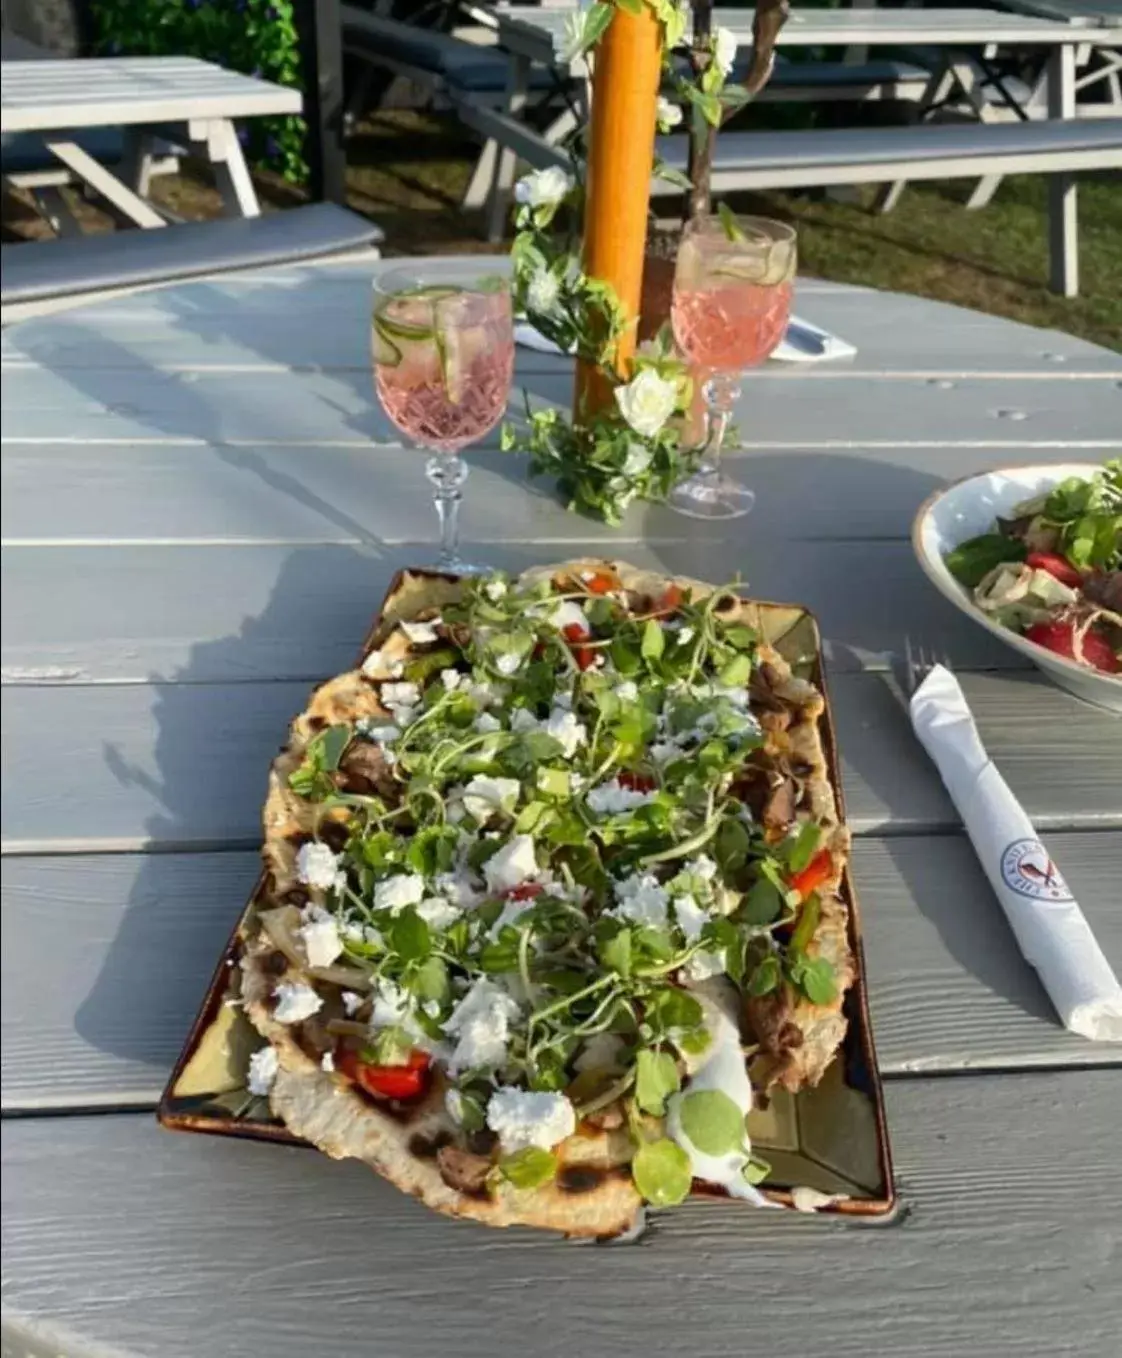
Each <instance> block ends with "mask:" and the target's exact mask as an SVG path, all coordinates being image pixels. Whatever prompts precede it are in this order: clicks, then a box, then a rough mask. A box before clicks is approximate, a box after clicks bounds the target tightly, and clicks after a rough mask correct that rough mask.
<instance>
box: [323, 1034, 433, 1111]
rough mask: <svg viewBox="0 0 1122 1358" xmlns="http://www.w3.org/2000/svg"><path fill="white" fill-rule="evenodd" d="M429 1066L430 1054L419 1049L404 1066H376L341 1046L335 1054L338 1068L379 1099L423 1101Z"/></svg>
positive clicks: (411, 1053) (426, 1087)
mask: <svg viewBox="0 0 1122 1358" xmlns="http://www.w3.org/2000/svg"><path fill="white" fill-rule="evenodd" d="M429 1065H430V1061H429V1057H428V1055H427V1054H426V1053H425V1052H423V1051H416V1050H414V1051H411V1052H410V1053H409V1058H408V1060H407V1061H406V1062H405V1064H404V1065H401V1066H377V1065H373V1064H371V1063H370V1062H369V1061H364V1060H363V1059H362V1057H360V1056H359V1054H358V1053H357V1052H354V1051H351V1049H350V1048H349V1047H340V1048H339V1049H338V1050H337V1051H336V1053H335V1069H336V1070H338V1071H341V1072H342V1073H343V1074H344V1075H345V1076H346V1077H347V1078H348V1079H349V1080H353V1081H354V1082H355V1084H356V1085H358V1087H359V1088H360V1089H364V1090H365V1091H366V1093H367V1094H372V1095H373V1096H374V1097H375V1098H378V1099H403V1100H404V1099H417V1098H420V1097H421V1095H422V1094H424V1093H425V1091H426V1090H427V1089H428V1085H429Z"/></svg>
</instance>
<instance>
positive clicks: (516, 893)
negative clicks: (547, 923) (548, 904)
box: [503, 882, 545, 901]
mask: <svg viewBox="0 0 1122 1358" xmlns="http://www.w3.org/2000/svg"><path fill="white" fill-rule="evenodd" d="M544 890H545V887H544V886H542V884H541V882H523V883H522V885H521V886H516V887H514V888H513V889H512V890H510V891H507V892H505V893H504V894H503V900H504V901H532V900H533V899H534V897H535V896H540V895H541V894H542V892H543V891H544Z"/></svg>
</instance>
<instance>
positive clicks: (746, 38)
mask: <svg viewBox="0 0 1122 1358" xmlns="http://www.w3.org/2000/svg"><path fill="white" fill-rule="evenodd" d="M485 10H486V7H485V6H477V7H476V8H475V12H477V13H482V12H484V11H485ZM491 14H492V17H493V21H494V24H495V29H496V33H497V36H498V41H499V42H500V43H501V44H502V46H503V47H505V48H506V49H508V50H509V51H510V52H511V54H512V57H513V70H512V73H511V78H510V82H509V84H508V90H507V98H506V103H505V105H504V106H503V107H501V108H493V107H482V106H480V105H479V104H478V103H476V102H475V101H473V100H471V99H470V97H461V98H459V99H458V100H457V101H456V102H457V108H458V110H459V113H460V116H461V118H462V119H463V120H464V121H465V122H467V123H468V124H469V125H470V126H472V127H474V128H475V130H476V131H477V132H478V133H480V135H482V136H483V137H484V138H486V139H487V146H486V148H485V152H484V161H485V162H486V166H487V171H488V178H487V181H486V182H485V183H484V182H482V181H481V180H480V178H479V176H478V175H477V177H476V179H475V180H473V185H472V190H473V192H474V195H475V198H476V199H481V198H482V197H489V202H490V206H489V214H488V229H489V234H490V237H491V239H498V238H499V236H500V235H501V232H502V228H503V223H504V221H505V218H506V214H507V211H508V210H509V201H510V190H511V186H512V184H513V180H514V174H515V163H516V161H517V159H518V158H521V159H523V160H525V161H527V162H528V163H529V164H532V165H534V166H539V167H540V166H542V165H546V164H562V165H563V164H566V163H567V162H568V156H567V154H566V153H565V152H564V151H563V150H562V149H561V148H560V147H559V146H558V145H556V144H555V142H554V141H551V140H550V138H549V137H548V136H543V135H540V134H538V133H537V132H535V131H534V129H533V128H531V127H530V126H528V125H527V124H526V122H525V121H524V120H523V119H522V118H521V117H520V116H519V115H520V112H521V110H522V109H523V107H524V106H525V102H526V92H527V89H528V81H529V78H530V72H531V70H532V68H533V67H534V66H535V64H539V65H540V64H544V65H553V66H554V67H555V68H561V69H565V63H564V61H563V60H562V44H563V40H564V32H565V22H566V14H565V12H564V11H563V10H557V9H547V8H542V9H540V10H531V9H527V8H526V7H525V6H518V7H513V6H510V7H505V8H504V7H497V8H495V9H493V10H492V11H491ZM713 23H714V25H721V26H723V27H726V28H728V29H729V30H730V31H731V32H732V33H734V34H735V36H736V37H737V39H738V41H739V42H740V44H741V46H742V47H748V46H750V44H751V41H752V28H751V25H752V13H751V11H749V10H725V9H720V8H718V9H716V10H714V13H713ZM1113 41H1114V38H1113V36H1112V30H1111V29H1109V28H1108V27H1106V26H1103V25H1100V24H1099V23H1097V22H1096V21H1095V20H1092V19H1088V20H1087V21H1085V22H1080V21H1078V20H1074V19H1073V20H1071V21H1065V22H1059V21H1057V20H1054V19H1045V18H1039V17H1034V16H1025V15H1017V14H1005V13H999V12H996V11H994V10H988V9H937V10H925V9H892V10H887V9H886V10H878V9H859V10H858V9H852V10H818V9H813V10H812V9H795V10H793V11H792V13H791V14H790V16H789V18H788V20H787V22H786V24H784V26H783V28H782V29H781V30H780V33H779V37H778V40H777V47H778V48H779V49H784V48H804V49H805V48H812V47H823V46H844V47H854V46H858V47H866V46H867V47H904V48H907V49H909V50H911V51H917V52H918V51H920V50H921V49H933V51H934V53H935V57H936V59H935V61H934V63H933V69H932V70H931V73H930V75H929V77H928V80H927V83H926V85H925V87H924V89H923V91H922V94H921V96H920V99H919V104H918V107H919V109H920V110H921V111H923V110H926V109H928V108H931V107H933V106H934V105H937V104H938V105H942V104H944V103H946V102H947V101H948V100H949V99H950V98H951V96H952V95H956V96H959V97H961V99H962V100H964V101H965V102H966V104H967V107H968V108H969V109H970V110H971V112H972V115H973V116H975V117H977V118H978V119H980V120H981V121H982V122H984V123H985V124H986V126H984V127H983V126H978V125H977V124H976V123H975V124H973V125H968V126H970V135H969V137H968V138H967V137H963V138H958V139H956V138H954V137H951V138H946V137H943V136H942V132H943V129H941V128H939V129H936V128H934V127H929V126H927V125H926V124H924V125H919V126H914V127H909V128H908V129H906V135H905V136H897V135H896V131H897V130H896V129H893V128H886V129H875V130H874V131H872V132H868V131H867V130H865V129H854V130H851V129H830V130H828V131H809V132H788V133H782V134H765V135H766V136H773V135H774V136H782V137H784V138H785V140H784V141H783V142H781V143H774V144H773V146H774V148H775V149H778V147H779V146H782V148H783V150H782V156H781V158H780V157H779V156H774V157H772V156H766V160H767V164H768V165H769V166H770V169H768V170H766V171H765V170H764V168H763V166H762V165H759V166H758V165H757V163H756V160H755V157H754V155H753V147H754V146H755V144H756V143H755V134H752V135H751V136H749V135H748V134H742V135H741V136H740V137H739V138H738V136H737V134H735V133H734V134H732V135H731V136H730V135H728V134H726V135H724V136H722V137H721V139H720V140H719V142H718V149H717V160H716V163H715V170H716V175H717V177H718V178H719V179H720V184H721V187H722V188H724V189H735V188H767V187H780V186H794V185H798V186H813V185H837V184H847V183H863V182H864V183H870V182H871V183H886V184H894V191H893V193H891V194H889V195H886V196H885V197H884V198H883V199H882V206H890V205H891V202H892V201H894V197H895V195H896V194H898V193H899V190H900V188H901V187H902V184H903V181H905V180H906V179H909V178H917V177H919V178H949V177H953V176H955V175H959V174H965V175H972V176H975V175H976V176H977V177H978V179H979V181H980V187H979V189H978V191H977V192H976V193H975V195H974V197H973V199H972V205H973V206H981V205H982V204H983V203H984V202H985V201H987V200H988V197H989V195H990V194H991V193H992V192H993V189H994V187H995V185H996V182H997V179H998V178H999V177H1000V175H1001V174H1003V173H1017V172H1024V173H1048V174H1049V175H1050V176H1051V179H1050V183H1049V220H1050V246H1051V261H1052V263H1051V284H1052V287H1053V288H1054V290H1055V291H1057V292H1060V293H1062V294H1063V295H1064V296H1068V297H1072V296H1075V295H1076V294H1077V292H1078V288H1079V278H1078V227H1077V218H1076V187H1075V183H1074V181H1073V179H1072V178H1071V177H1070V175H1069V174H1067V173H1065V171H1066V170H1067V169H1071V170H1073V171H1074V170H1076V169H1091V168H1095V169H1104V168H1116V167H1117V166H1119V165H1122V120H1120V119H1118V118H1104V119H1102V127H1101V128H1100V129H1099V130H1098V131H1097V132H1092V131H1090V130H1087V131H1085V132H1079V131H1073V132H1070V133H1069V132H1058V131H1057V129H1055V128H1053V127H1050V126H1048V123H1050V122H1060V121H1063V122H1067V121H1072V120H1074V119H1075V96H1076V61H1077V57H1078V56H1079V55H1080V54H1081V53H1085V52H1087V51H1090V50H1091V49H1094V48H1096V47H1098V46H1100V45H1101V46H1109V44H1110V43H1111V42H1113ZM1009 46H1018V47H1020V46H1026V47H1036V48H1039V49H1041V50H1043V51H1045V52H1047V53H1048V54H1049V55H1048V63H1047V65H1048V80H1047V84H1046V88H1045V90H1044V97H1045V98H1046V101H1047V113H1048V119H1047V120H1045V122H1042V123H1034V124H1033V127H1032V130H1030V131H1029V132H1027V133H1025V132H1022V133H1019V134H1018V135H1016V136H1013V135H1010V134H1008V133H1007V132H1006V131H1005V130H1004V129H1003V128H1002V127H1001V126H1000V123H999V119H1000V118H1001V117H1002V116H1003V115H1002V113H1001V112H1000V111H999V105H998V104H997V103H995V102H994V101H993V100H992V99H991V98H990V97H989V95H988V94H985V93H984V92H983V91H982V87H983V84H984V77H985V72H984V71H981V70H980V67H979V64H978V60H977V57H976V55H975V54H976V53H977V52H980V53H981V54H982V55H983V56H984V55H985V54H986V53H987V52H992V51H995V50H996V49H997V48H999V47H1000V48H1005V47H1009ZM985 79H988V77H985ZM999 83H1000V82H999ZM1002 88H1003V89H1004V91H1005V96H1006V97H1008V98H1012V95H1011V94H1010V92H1009V89H1008V82H1005V84H1004V85H1002ZM453 93H454V92H453ZM1039 94H1040V91H1035V92H1032V91H1029V92H1028V94H1026V99H1027V100H1028V101H1029V102H1028V105H1026V107H1025V108H1024V109H1023V110H1022V113H1023V119H1024V120H1025V121H1029V120H1030V113H1032V112H1035V113H1039V112H1040V111H1042V110H1040V108H1039V98H1038V96H1039ZM1002 102H1004V100H1003V101H1002ZM1020 120H1021V119H1020V118H1019V119H1018V121H1020ZM990 124H993V125H992V126H991V125H990ZM882 137H883V138H884V141H883V144H882V142H881V138H882ZM674 140H677V141H680V140H682V137H681V135H679V137H678V138H676V139H674ZM1013 145H1015V146H1016V147H1017V153H1016V154H1017V162H1018V163H1017V164H1016V165H1013V164H1011V163H1010V160H1009V155H1010V147H1011V146H1013ZM672 146H673V142H671V143H670V144H669V146H668V148H667V149H666V150H664V151H663V154H664V156H668V157H669V158H670V159H671V160H673V159H679V160H680V159H684V152H681V151H679V152H678V153H677V154H676V155H675V153H674V152H673V150H672V149H670V148H672ZM941 148H942V150H941ZM761 154H762V155H765V154H766V153H765V150H764V147H762V146H761ZM1068 157H1071V161H1070V165H1069V164H1068V160H1067V158H1068ZM913 158H914V160H915V161H916V162H917V164H918V165H919V166H920V167H921V169H920V170H919V171H918V172H917V173H915V174H913V173H911V171H910V162H911V160H912V159H913ZM967 159H969V164H964V161H965V160H967ZM484 161H481V165H483V164H484ZM652 190H653V191H655V192H663V193H666V192H670V191H671V186H670V185H668V184H667V183H666V182H665V181H663V182H662V183H661V184H660V183H659V181H658V180H656V181H655V182H654V184H653V185H652Z"/></svg>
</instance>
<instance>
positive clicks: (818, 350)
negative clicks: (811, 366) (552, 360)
mask: <svg viewBox="0 0 1122 1358" xmlns="http://www.w3.org/2000/svg"><path fill="white" fill-rule="evenodd" d="M514 339H515V343H517V344H521V345H524V346H525V348H527V349H537V350H538V351H539V352H540V353H543V354H556V353H559V352H560V351H559V350H558V348H557V345H556V344H554V343H553V341H552V340H550V339H546V337H545V336H544V335H543V334H542V333H541V331H540V330H536V329H535V328H534V327H533V326H532V325H531V324H530V323H529V322H528V321H517V322H515V326H514ZM856 352H857V350H856V349H855V348H854V347H853V345H852V344H849V343H848V342H847V341H846V340H843V339H839V338H838V337H837V335H831V334H830V333H829V331H827V330H822V329H820V328H819V327H818V326H817V325H811V323H810V322H809V321H804V320H801V319H800V318H799V317H798V316H792V317H791V319H790V321H789V322H788V324H787V334H786V336H785V337H784V338H783V339H782V340H780V342H779V345H778V347H777V348H776V349H775V350H774V351H773V353H772V355H771V356H772V358H776V359H779V360H780V362H782V363H821V362H822V360H823V359H828V358H852V357H853V355H854V354H855V353H856Z"/></svg>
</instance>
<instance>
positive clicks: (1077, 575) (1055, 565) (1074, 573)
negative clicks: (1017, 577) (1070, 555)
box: [1025, 552, 1083, 589]
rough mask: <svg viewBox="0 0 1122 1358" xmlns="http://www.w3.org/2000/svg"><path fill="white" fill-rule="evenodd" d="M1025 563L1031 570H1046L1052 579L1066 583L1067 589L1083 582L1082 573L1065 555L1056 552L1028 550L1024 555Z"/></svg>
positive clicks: (1076, 587) (1075, 587) (1074, 587)
mask: <svg viewBox="0 0 1122 1358" xmlns="http://www.w3.org/2000/svg"><path fill="white" fill-rule="evenodd" d="M1025 563H1026V565H1029V566H1031V567H1032V568H1033V570H1037V571H1047V572H1048V574H1049V575H1050V576H1051V577H1052V578H1053V580H1058V581H1059V582H1060V584H1061V585H1067V586H1068V588H1069V589H1078V588H1079V586H1080V585H1081V584H1082V583H1083V575H1082V573H1081V572H1080V571H1078V570H1077V569H1076V568H1075V567H1074V566H1073V565H1072V564H1071V562H1070V561H1069V560H1068V559H1067V557H1065V556H1060V554H1059V553H1058V552H1029V554H1028V556H1026V557H1025Z"/></svg>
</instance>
